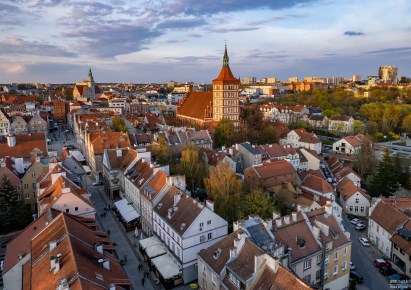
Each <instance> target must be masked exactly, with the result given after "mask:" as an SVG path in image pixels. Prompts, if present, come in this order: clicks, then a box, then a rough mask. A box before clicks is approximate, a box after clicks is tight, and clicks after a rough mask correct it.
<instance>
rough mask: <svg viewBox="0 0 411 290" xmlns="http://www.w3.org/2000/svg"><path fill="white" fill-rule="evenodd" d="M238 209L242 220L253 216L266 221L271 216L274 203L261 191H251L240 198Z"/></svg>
mask: <svg viewBox="0 0 411 290" xmlns="http://www.w3.org/2000/svg"><path fill="white" fill-rule="evenodd" d="M240 209H241V217H242V218H245V217H247V216H249V215H251V214H255V215H257V216H259V217H260V218H262V219H268V218H270V217H272V215H273V211H274V203H273V201H272V199H271V197H270V195H269V194H267V193H264V192H263V190H261V189H253V190H252V191H251V192H250V193H248V194H245V195H244V196H243V197H242V199H241V207H240Z"/></svg>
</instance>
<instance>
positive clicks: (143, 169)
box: [126, 158, 154, 188]
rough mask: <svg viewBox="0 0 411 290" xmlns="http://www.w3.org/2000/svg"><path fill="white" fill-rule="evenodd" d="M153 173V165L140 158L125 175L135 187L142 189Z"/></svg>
mask: <svg viewBox="0 0 411 290" xmlns="http://www.w3.org/2000/svg"><path fill="white" fill-rule="evenodd" d="M153 172H154V170H153V165H152V164H151V163H150V162H148V161H147V160H145V159H144V158H141V159H140V160H138V161H137V162H136V164H134V166H133V167H132V168H130V169H129V170H128V171H127V172H126V175H127V177H128V178H129V179H130V180H131V182H132V183H133V184H134V185H135V186H137V187H138V188H142V187H143V186H144V185H145V184H146V183H147V181H148V180H149V179H150V177H151V176H152V175H153Z"/></svg>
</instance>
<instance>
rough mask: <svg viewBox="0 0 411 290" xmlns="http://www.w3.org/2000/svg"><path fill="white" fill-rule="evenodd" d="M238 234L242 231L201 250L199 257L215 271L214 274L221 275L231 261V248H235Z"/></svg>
mask: <svg viewBox="0 0 411 290" xmlns="http://www.w3.org/2000/svg"><path fill="white" fill-rule="evenodd" d="M238 234H242V230H238V231H235V232H232V233H231V234H229V235H227V236H225V237H224V238H223V239H222V240H219V241H218V242H216V243H215V244H213V245H211V246H210V247H208V248H207V249H204V250H201V251H200V252H199V253H198V255H199V256H200V257H201V258H202V259H203V260H204V261H205V262H206V263H207V264H208V265H209V266H210V267H211V268H212V269H213V270H214V272H216V273H217V274H219V273H221V271H222V270H223V269H224V267H225V265H226V263H227V262H228V260H229V259H230V248H231V247H233V246H234V240H235V239H237V237H238ZM218 249H220V250H219V251H218V252H219V254H218V255H215V253H216V252H217V250H218Z"/></svg>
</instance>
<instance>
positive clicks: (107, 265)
mask: <svg viewBox="0 0 411 290" xmlns="http://www.w3.org/2000/svg"><path fill="white" fill-rule="evenodd" d="M103 267H104V269H106V270H110V260H106V261H104V262H103Z"/></svg>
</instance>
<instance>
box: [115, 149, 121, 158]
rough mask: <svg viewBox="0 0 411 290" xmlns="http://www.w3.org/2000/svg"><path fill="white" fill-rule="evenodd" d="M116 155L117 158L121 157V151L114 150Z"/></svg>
mask: <svg viewBox="0 0 411 290" xmlns="http://www.w3.org/2000/svg"><path fill="white" fill-rule="evenodd" d="M116 155H117V157H121V156H122V155H123V152H122V150H121V149H117V150H116Z"/></svg>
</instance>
